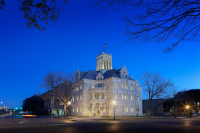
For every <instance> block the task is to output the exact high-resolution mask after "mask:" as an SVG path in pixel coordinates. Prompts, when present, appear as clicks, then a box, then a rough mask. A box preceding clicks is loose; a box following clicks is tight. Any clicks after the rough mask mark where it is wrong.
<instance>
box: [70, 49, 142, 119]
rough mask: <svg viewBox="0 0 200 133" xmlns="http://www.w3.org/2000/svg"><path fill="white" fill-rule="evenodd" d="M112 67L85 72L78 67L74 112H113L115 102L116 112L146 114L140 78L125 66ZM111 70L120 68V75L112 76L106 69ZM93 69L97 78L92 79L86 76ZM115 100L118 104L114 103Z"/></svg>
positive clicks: (90, 113)
mask: <svg viewBox="0 0 200 133" xmlns="http://www.w3.org/2000/svg"><path fill="white" fill-rule="evenodd" d="M102 55H103V53H102ZM110 62H111V63H112V61H110ZM97 65H98V62H97ZM103 65H104V64H103ZM111 67H112V66H110V67H108V68H110V69H107V70H102V71H101V70H100V71H88V72H87V73H86V72H84V73H83V74H82V75H81V72H79V70H78V69H77V72H76V78H77V80H76V84H77V87H76V88H74V92H73V95H74V100H73V103H72V110H71V115H72V116H94V115H100V116H113V115H114V106H115V115H116V116H142V87H141V86H140V84H139V81H137V80H133V79H132V78H131V77H128V71H127V69H126V67H125V66H123V67H122V69H119V70H117V69H113V70H112V69H111ZM108 70H109V71H116V70H117V74H118V76H119V77H117V76H112V75H111V76H110V75H109V74H107V73H106V71H108ZM89 73H91V77H92V76H94V75H95V78H94V79H89V78H86V76H85V77H84V76H83V75H86V74H88V75H89ZM110 73H111V72H110ZM81 76H82V77H83V78H81ZM104 78H105V79H104ZM122 86H123V87H122ZM113 101H115V102H116V105H113Z"/></svg>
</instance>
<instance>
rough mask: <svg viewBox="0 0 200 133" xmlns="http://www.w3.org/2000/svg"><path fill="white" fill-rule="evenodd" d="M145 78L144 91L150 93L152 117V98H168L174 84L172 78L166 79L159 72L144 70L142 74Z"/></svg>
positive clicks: (149, 112) (149, 114) (149, 113)
mask: <svg viewBox="0 0 200 133" xmlns="http://www.w3.org/2000/svg"><path fill="white" fill-rule="evenodd" d="M139 78H140V79H141V80H143V86H144V89H143V90H144V91H145V92H146V93H147V94H148V98H149V105H148V108H149V110H148V116H149V118H151V110H152V109H154V108H155V107H154V108H152V107H151V100H152V99H153V98H166V96H168V92H169V87H171V86H172V85H173V83H172V81H171V80H170V79H165V78H164V77H162V75H161V74H160V73H159V72H154V73H152V72H148V71H144V72H143V74H142V75H141V76H139Z"/></svg>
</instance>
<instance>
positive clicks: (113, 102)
mask: <svg viewBox="0 0 200 133" xmlns="http://www.w3.org/2000/svg"><path fill="white" fill-rule="evenodd" d="M115 104H116V102H115V101H113V105H114V120H115Z"/></svg>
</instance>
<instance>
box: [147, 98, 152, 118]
mask: <svg viewBox="0 0 200 133" xmlns="http://www.w3.org/2000/svg"><path fill="white" fill-rule="evenodd" d="M148 117H149V119H151V99H149V110H148Z"/></svg>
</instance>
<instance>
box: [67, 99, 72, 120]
mask: <svg viewBox="0 0 200 133" xmlns="http://www.w3.org/2000/svg"><path fill="white" fill-rule="evenodd" d="M67 104H68V106H69V105H70V104H71V102H68V103H67ZM69 110H70V107H69ZM68 113H69V111H68ZM69 118H70V114H69Z"/></svg>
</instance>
